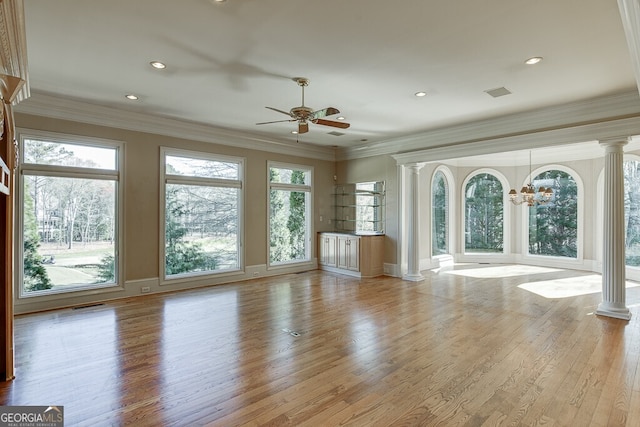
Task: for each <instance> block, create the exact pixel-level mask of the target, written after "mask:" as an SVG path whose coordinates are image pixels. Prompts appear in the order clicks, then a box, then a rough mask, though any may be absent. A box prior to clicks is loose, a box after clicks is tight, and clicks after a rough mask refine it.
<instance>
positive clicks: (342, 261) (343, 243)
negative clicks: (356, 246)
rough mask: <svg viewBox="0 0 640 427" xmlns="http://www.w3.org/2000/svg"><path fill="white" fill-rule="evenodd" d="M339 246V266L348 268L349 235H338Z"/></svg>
mask: <svg viewBox="0 0 640 427" xmlns="http://www.w3.org/2000/svg"><path fill="white" fill-rule="evenodd" d="M337 247H338V254H337V259H336V261H337V266H338V268H344V269H346V268H347V265H348V263H349V236H338V237H337Z"/></svg>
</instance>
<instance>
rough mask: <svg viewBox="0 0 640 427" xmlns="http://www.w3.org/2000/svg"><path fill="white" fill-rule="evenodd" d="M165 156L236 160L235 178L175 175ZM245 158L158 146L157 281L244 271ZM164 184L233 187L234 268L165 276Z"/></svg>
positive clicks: (174, 281) (185, 280)
mask: <svg viewBox="0 0 640 427" xmlns="http://www.w3.org/2000/svg"><path fill="white" fill-rule="evenodd" d="M167 156H176V157H185V158H191V159H200V160H212V161H221V162H227V163H236V164H237V165H238V169H239V170H238V179H236V180H232V179H224V178H205V177H197V176H189V175H174V174H167V172H166V158H167ZM245 163H246V160H245V158H243V157H235V156H227V155H222V154H215V153H210V152H204V151H194V150H184V149H180V148H172V147H160V180H159V181H160V198H159V199H160V200H159V206H158V211H159V216H160V221H159V227H158V228H159V232H160V233H159V240H158V241H159V251H158V252H159V261H158V262H159V264H158V266H159V269H158V273H159V285H160V286H164V285H174V284H181V283H188V282H193V281H197V280H203V279H205V280H206V279H208V278H213V277H224V276H230V275H237V274H242V273H243V272H244V267H245V266H244V258H245V256H244V197H245V191H244V188H245V173H246V168H245ZM167 184H178V185H180V184H183V185H194V186H208V187H216V188H236V189H238V190H239V191H238V192H239V194H238V213H237V215H238V225H237V226H238V235H237V236H236V244H237V248H238V266H237V268H227V269H221V270H218V271H216V270H208V271H196V272H190V273H181V274H175V275H172V276H170V277H167V274H166V204H167V201H166V188H167Z"/></svg>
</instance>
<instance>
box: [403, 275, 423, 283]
mask: <svg viewBox="0 0 640 427" xmlns="http://www.w3.org/2000/svg"><path fill="white" fill-rule="evenodd" d="M402 280H408V281H409V282H422V281H423V280H424V276H423V275H422V274H420V273H417V274H409V273H407V274H405V275H404V276H402Z"/></svg>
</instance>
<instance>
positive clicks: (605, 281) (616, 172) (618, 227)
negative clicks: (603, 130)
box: [596, 140, 631, 320]
mask: <svg viewBox="0 0 640 427" xmlns="http://www.w3.org/2000/svg"><path fill="white" fill-rule="evenodd" d="M626 144H627V141H624V140H622V141H620V140H615V141H600V145H601V146H603V147H604V149H605V158H604V228H603V236H602V240H603V243H604V245H603V248H602V302H601V303H600V305H598V309H597V310H596V314H598V315H601V316H608V317H615V318H617V319H625V320H629V319H631V312H630V311H629V309H628V308H627V307H626V305H625V304H626V289H625V285H626V276H625V268H626V265H625V264H626V262H625V231H624V171H623V167H622V166H623V160H624V158H623V157H624V150H623V147H624V146H625V145H626Z"/></svg>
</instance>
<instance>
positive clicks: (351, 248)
mask: <svg viewBox="0 0 640 427" xmlns="http://www.w3.org/2000/svg"><path fill="white" fill-rule="evenodd" d="M348 254H349V256H348V257H347V269H348V270H353V271H360V239H359V238H357V237H351V238H350V239H349V244H348Z"/></svg>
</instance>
